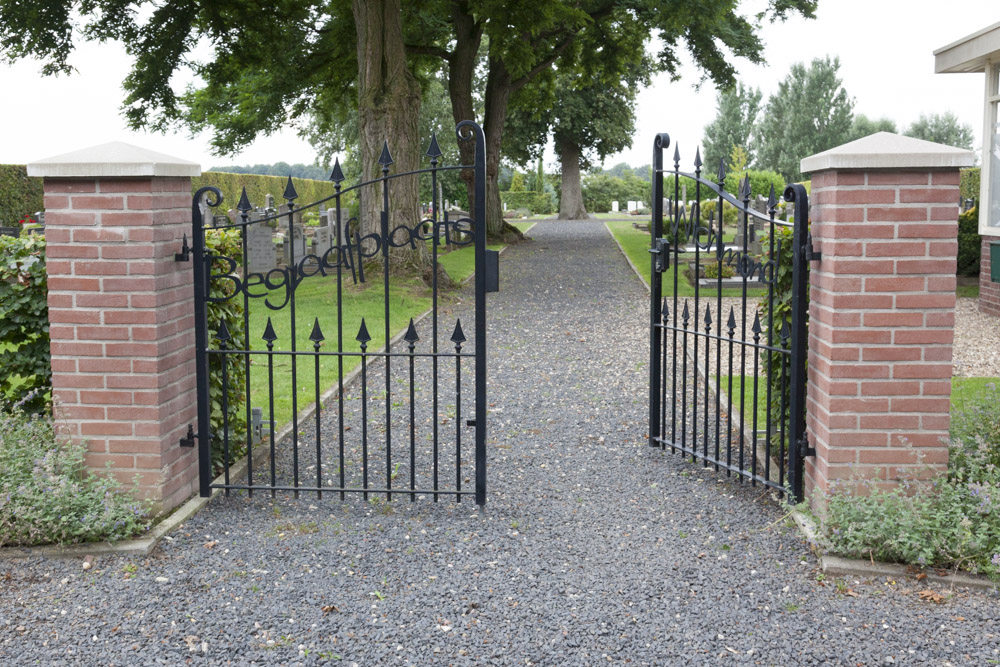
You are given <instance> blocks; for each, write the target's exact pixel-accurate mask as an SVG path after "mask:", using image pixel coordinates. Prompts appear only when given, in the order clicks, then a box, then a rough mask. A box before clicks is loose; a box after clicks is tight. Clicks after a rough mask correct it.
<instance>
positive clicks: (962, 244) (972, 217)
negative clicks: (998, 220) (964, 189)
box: [956, 206, 983, 276]
mask: <svg viewBox="0 0 1000 667" xmlns="http://www.w3.org/2000/svg"><path fill="white" fill-rule="evenodd" d="M982 250H983V238H982V237H981V236H980V235H979V209H978V207H975V206H973V207H972V208H970V209H969V210H968V211H966V212H965V213H962V214H961V215H959V216H958V262H957V265H956V270H957V273H958V275H960V276H978V275H979V262H980V260H981V259H982Z"/></svg>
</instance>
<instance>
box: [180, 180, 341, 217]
mask: <svg viewBox="0 0 1000 667" xmlns="http://www.w3.org/2000/svg"><path fill="white" fill-rule="evenodd" d="M287 182H288V179H287V178H282V177H280V176H261V175H259V174H231V173H228V172H225V171H206V172H204V173H202V175H201V176H196V177H194V178H192V179H191V193H192V194H194V193H195V192H197V191H198V190H199V189H200V188H202V187H205V186H206V185H214V186H215V187H217V188H219V190H221V191H222V197H223V199H222V208H223V209H226V210H228V209H230V208H236V203H237V202H238V201H239V200H240V192H241V191H242V190H243V188H244V187H245V188H246V189H247V197H249V198H250V203H251V204H253V205H254V206H264V203H265V195H268V194H270V195H273V196H274V201H275V205H280V204H284V203H285V200H284V199H282V197H281V195H282V193H284V191H285V184H286V183H287ZM292 184H293V185H294V186H295V191H296V192H297V193H298V195H299V197H298V199H296V200H295V201H296V203H297V204H299V205H300V206H301V205H305V204H311V203H313V202H314V201H317V200H319V199H323V198H325V197H329V196H330V195H332V194H333V193H334V187H333V183H331V182H329V181H314V180H310V179H306V178H293V179H292ZM348 197H350V198H351V199H352V200H353V195H348ZM345 203H347V202H345ZM328 208H330V207H329V206H328Z"/></svg>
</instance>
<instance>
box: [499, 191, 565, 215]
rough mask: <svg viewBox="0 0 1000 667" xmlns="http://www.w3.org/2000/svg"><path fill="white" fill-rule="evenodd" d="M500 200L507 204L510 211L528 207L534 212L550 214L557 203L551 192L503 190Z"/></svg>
mask: <svg viewBox="0 0 1000 667" xmlns="http://www.w3.org/2000/svg"><path fill="white" fill-rule="evenodd" d="M500 201H502V202H503V203H504V204H506V205H507V210H508V211H510V210H514V209H518V208H526V209H528V210H529V211H531V212H532V213H538V214H541V215H548V214H550V213H552V212H553V211H554V210H555V203H554V202H553V201H552V194H551V193H549V192H528V191H521V192H501V193H500Z"/></svg>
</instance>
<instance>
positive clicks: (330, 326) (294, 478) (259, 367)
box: [187, 121, 498, 505]
mask: <svg viewBox="0 0 1000 667" xmlns="http://www.w3.org/2000/svg"><path fill="white" fill-rule="evenodd" d="M456 134H457V136H458V139H459V141H474V142H475V163H474V164H472V165H457V166H444V165H441V164H439V158H440V157H441V150H440V149H439V148H438V144H437V140H436V139H434V140H432V142H431V146H430V148H429V149H428V150H427V154H426V155H427V157H428V158H429V161H430V166H429V167H428V168H426V169H420V170H417V171H412V172H407V173H396V174H391V175H390V173H389V172H390V165H391V164H392V157H391V155H390V153H389V149H388V144H386V146H385V148H384V149H383V153H382V156H381V157H380V159H379V163H380V165H381V167H382V177H381V178H378V179H374V180H371V181H367V182H363V183H359V184H357V185H353V186H348V187H344V186H343V181H344V180H345V179H344V175H343V172H342V171H341V169H340V165H339V162H338V164H337V165H336V166H335V168H334V171H333V174H332V175H331V180H332V181H333V182H334V186H335V194H333V195H331V196H329V197H326V198H325V199H321V200H319V201H316V202H312V203H310V204H305V205H301V206H299V205H297V204H296V203H295V200H296V199H297V198H298V195H297V193H296V192H295V189H294V187H293V184H292V180H291V178H290V177H289V179H288V185H287V187H286V189H285V192H284V195H283V197H284V199H285V202H286V203H285V204H284V205H282V206H281V207H280V210H277V209H276V208H275V207H274V206H273V205H272V204H270V202H269V205H268V206H267V207H266V208H264V209H254V207H253V206H252V205H251V203H250V201H249V199H248V197H247V195H246V190H245V189H244V191H243V197H242V198H241V199H240V201H239V203H238V204H237V205H236V210H235V211H231V212H230V214H229V216H209V215H208V212H209V211H208V209H209V207H217V206H219V205H221V204H222V194H221V192H220V191H219V190H218V189H217V188H214V187H205V188H201V189H200V190H199V191H198V192H197V194H196V195H195V197H194V202H193V205H192V219H193V230H192V235H193V237H192V238H193V240H192V245H193V248H192V250H193V254H194V291H195V338H196V341H195V343H196V350H197V352H196V364H197V396H198V425H197V434H195V433H193V429H192V430H191V431H190V432H189V437H188V438H187V440H188V443H189V444H192V445H193V443H194V441H195V440H197V443H198V448H199V476H200V491H201V495H202V496H203V497H207V496H209V495H211V493H212V490H213V489H218V488H221V489H224V490H225V493H226V494H227V495H228V494H229V493H230V492H231V491H234V490H243V491H246V492H247V493H249V494H251V495H252V494H253V493H254V492H266V493H269V494H270V495H271V496H272V497H273V496H274V495H275V494H276V493H277V492H279V491H282V492H291V493H293V494H294V495H295V496H296V497H297V496H298V494H299V493H300V492H303V491H307V492H315V493H316V494H317V495H318V496H320V497H321V496H322V494H323V493H324V492H327V493H336V494H339V497H340V498H341V499H344V498H345V495H346V494H348V493H360V494H362V495H363V496H364V498H365V499H366V500H367V499H368V498H369V496H370V495H373V494H378V495H379V497H383V496H384V497H385V498H386V499H387V500H392V498H393V496H394V495H396V496H399V495H403V496H406V497H408V498H409V499H411V500H415V499H416V498H417V497H418V496H421V495H426V496H429V497H432V498H433V499H434V500H435V501H437V500H438V499H439V497H446V498H447V497H454V498H455V499H456V500H457V501H461V499H462V497H463V496H474V498H475V502H476V503H477V504H479V505H482V504H484V503H485V502H486V293H487V292H489V291H496V289H497V271H498V263H497V256H496V253H495V252H493V251H490V250H487V248H486V224H485V221H486V217H485V205H486V190H485V186H486V166H485V165H486V162H485V160H486V150H485V140H484V137H483V132H482V129H481V128H480V127H479V126H478V125H476V124H475V123H472V122H470V121H465V122H462V123H460V124H459V125H458V127H457V128H456ZM449 170H471V171H472V172H473V176H474V179H475V190H474V192H475V203H474V210H473V211H472V215H471V217H467V216H462V217H458V218H455V219H450V218H449V216H448V214H447V213H444V214H442V213H440V212H439V209H440V205H441V202H440V201H439V195H438V187H437V185H438V177H439V175H440V174H441V173H442V172H444V171H449ZM396 179H427V180H429V181H430V186H431V193H432V195H431V196H432V204H431V207H430V210H429V211H428V212H427V214H426V215H423V216H422V217H421V215H412V216H411V219H416V220H417V222H416V224H411V225H406V224H397V223H398V220H397V219H396V218H397V217H398V215H399V210H398V209H393V208H391V207H390V204H391V201H390V188H389V184H390V182H392V181H394V180H396ZM358 196H360V197H376V198H377V199H376V200H375V201H381V203H382V207H381V214H380V219H379V220H378V221H376V222H375V224H373V225H372V227H371V229H366V228H365V227H363V226H362V225H361V224H360V222H359V220H358V217H357V216H355V217H350V216H348V215H347V212H348V203H349V202H350V201H352V200H353V198H354V197H358ZM325 205H329V206H330V208H329V210H327V209H326V208H325ZM411 213H412V214H416V213H417V212H415V211H414V212H411ZM314 214H315V215H314ZM303 216H305V217H306V220H304V219H303ZM315 218H319V219H320V222H319V226H318V227H315V229H314V230H312V233H311V238H307V237H310V233H306V225H305V222H306V221H312V220H311V219H315ZM272 226H274V227H280V228H281V229H279V230H278V232H277V233H278V234H280V235H281V236H282V237H283V247H284V257H283V261H280V260H278V259H276V253H275V247H274V239H275V236H276V235H277V234H276V233H275V232H274V231H273V230H272ZM307 241H312V250H311V251H310V250H307V246H306V242H307ZM227 245H228V246H229V247H230V251H228V252H227V251H226V247H227ZM418 245H419V246H421V247H422V248H423V249H424V250H426V252H427V253H428V254H429V255H430V261H431V263H432V268H433V270H432V272H431V276H432V278H431V281H432V285H431V294H430V311H429V313H428V314H427V316H426V317H423V318H420V319H418V320H417V321H416V322H414V321H413V320H412V319H411V320H410V321H409V327H406V321H405V319H404V320H403V321H397V319H398V317H396V316H394V305H393V304H395V303H399V302H400V300H401V299H406V298H407V296H406V294H405V293H401V292H400V291H399V290H400V287H399V285H397V284H395V282H396V281H395V280H394V278H393V271H392V269H393V264H392V258H393V255H394V249H397V248H401V247H404V246H409V247H410V248H411V249H413V250H418V249H419V248H418ZM465 246H474V251H473V252H474V253H475V306H474V313H473V317H472V320H473V321H472V322H469V321H468V319H469V318H468V317H466V319H465V320H464V321H463V320H462V319H461V318H460V317H455V318H453V319H448V320H443V319H440V317H443V316H444V313H443V312H439V293H438V262H439V258H440V256H441V254H442V253H444V252H446V251H449V250H452V249H456V248H458V249H460V248H462V247H465ZM422 251H423V250H421V252H422ZM272 263H273V264H274V265H273V266H272ZM376 264H380V265H379V266H376ZM373 267H374V269H373ZM373 270H374V271H375V272H376V273H375V275H379V274H380V277H381V283H382V284H381V286H380V287H376V286H373V285H368V286H366V285H365V284H366V282H369V278H372V277H373V276H372V275H371V274H372V272H373ZM362 288H364V289H363V292H362ZM307 290H308V291H309V293H310V294H311V295H312V298H311V299H310V298H307V295H306V294H304V292H306V291H307ZM361 293H363V294H364V295H365V298H364V300H363V303H362V300H361V299H360V298H354V297H357V295H358V294H361ZM401 294H402V296H401ZM317 295H318V296H317ZM379 297H380V298H379ZM373 299H374V300H375V301H377V302H378V303H377V304H375V305H372V301H373ZM307 302H308V303H307ZM359 304H362V305H359ZM297 305H298V312H297V310H296V306H297ZM227 309H229V310H227ZM439 316H440V317H439ZM234 317H235V319H234ZM227 319H228V321H229V322H230V325H227V324H226V322H227ZM234 321H235V322H237V324H240V323H241V324H242V327H239V326H237V327H235V329H240V330H234V327H233V326H232V323H233V322H234ZM470 324H471V327H470ZM404 327H406V333H405V334H404V335H403V336H402V339H401V340H393V334H395V333H396V332H397V331H400V330H401V329H402V328H404ZM379 348H381V349H379ZM352 368H353V370H352ZM470 379H471V380H472V381H471V382H470V381H469V380H470ZM308 404H311V407H305V406H307V405H308ZM234 406H238V408H237V409H234ZM304 407H305V409H303V408H304ZM470 417H471V418H470ZM470 430H471V433H470ZM470 441H471V442H470ZM470 444H471V447H470V446H469V445H470ZM470 469H471V470H472V471H473V472H474V483H473V484H470V483H469V482H470V481H471V480H470V479H469V477H470V474H469V472H470ZM220 471H221V476H220V481H213V477H214V475H217V474H219V473H220ZM470 487H471V488H470Z"/></svg>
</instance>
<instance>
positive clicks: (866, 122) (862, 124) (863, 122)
mask: <svg viewBox="0 0 1000 667" xmlns="http://www.w3.org/2000/svg"><path fill="white" fill-rule="evenodd" d="M876 132H892V133H893V134H895V133H896V132H898V130H897V129H896V121H894V120H892V119H891V118H885V117H882V118H879V119H876V120H873V119H871V118H869V117H868V116H866V115H864V114H863V113H859V114H858V115H857V116H855V117H854V122H852V123H851V131H850V133H849V134H848V137H847V140H848V141H854V140H856V139H863V138H864V137H868V136H871V135H873V134H875V133H876Z"/></svg>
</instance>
